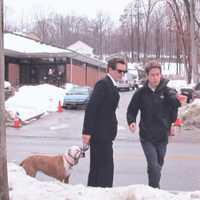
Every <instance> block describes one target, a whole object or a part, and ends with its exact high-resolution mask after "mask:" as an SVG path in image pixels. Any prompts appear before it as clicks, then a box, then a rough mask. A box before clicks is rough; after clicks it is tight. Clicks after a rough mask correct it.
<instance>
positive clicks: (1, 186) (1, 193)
mask: <svg viewBox="0 0 200 200" xmlns="http://www.w3.org/2000/svg"><path fill="white" fill-rule="evenodd" d="M4 76H5V73H4V52H3V0H0V200H9V194H8V174H7V157H6V129H5V102H4V99H5V95H4Z"/></svg>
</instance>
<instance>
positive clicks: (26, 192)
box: [8, 163, 200, 200]
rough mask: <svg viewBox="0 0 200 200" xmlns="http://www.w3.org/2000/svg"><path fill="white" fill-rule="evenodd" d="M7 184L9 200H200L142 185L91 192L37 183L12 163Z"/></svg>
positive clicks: (80, 187)
mask: <svg viewBox="0 0 200 200" xmlns="http://www.w3.org/2000/svg"><path fill="white" fill-rule="evenodd" d="M8 184H9V191H10V200H41V199H42V200H46V199H48V200H102V199H104V200H200V191H194V192H176V193H170V192H168V191H164V190H159V189H153V188H151V187H149V186H146V185H130V186H123V187H114V188H100V187H99V188H93V187H86V186H84V185H82V184H79V185H71V184H68V185H67V184H64V183H61V182H59V181H56V180H55V181H51V182H50V181H49V182H46V181H45V182H44V181H38V180H37V179H36V178H32V177H30V176H27V175H26V174H25V171H24V169H23V168H22V167H20V166H18V165H16V164H14V163H8Z"/></svg>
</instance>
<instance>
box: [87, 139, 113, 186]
mask: <svg viewBox="0 0 200 200" xmlns="http://www.w3.org/2000/svg"><path fill="white" fill-rule="evenodd" d="M113 171H114V164H113V148H112V142H110V143H106V144H105V143H95V144H94V143H91V144H90V172H89V177H88V186H93V187H112V185H113Z"/></svg>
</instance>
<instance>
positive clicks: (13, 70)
mask: <svg viewBox="0 0 200 200" xmlns="http://www.w3.org/2000/svg"><path fill="white" fill-rule="evenodd" d="M8 81H9V82H10V83H11V85H12V86H17V85H19V65H18V64H13V63H9V64H8Z"/></svg>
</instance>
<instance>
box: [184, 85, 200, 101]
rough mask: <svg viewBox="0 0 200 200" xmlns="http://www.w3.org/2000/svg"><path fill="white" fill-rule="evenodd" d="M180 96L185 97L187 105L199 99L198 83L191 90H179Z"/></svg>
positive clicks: (199, 86) (199, 89) (199, 88)
mask: <svg viewBox="0 0 200 200" xmlns="http://www.w3.org/2000/svg"><path fill="white" fill-rule="evenodd" d="M180 91H181V94H182V95H185V96H187V103H190V102H191V101H192V100H194V99H196V98H200V83H197V84H196V85H195V86H194V87H192V88H181V89H180Z"/></svg>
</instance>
